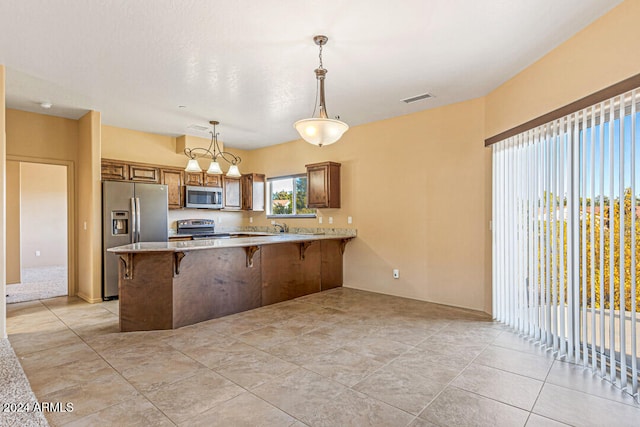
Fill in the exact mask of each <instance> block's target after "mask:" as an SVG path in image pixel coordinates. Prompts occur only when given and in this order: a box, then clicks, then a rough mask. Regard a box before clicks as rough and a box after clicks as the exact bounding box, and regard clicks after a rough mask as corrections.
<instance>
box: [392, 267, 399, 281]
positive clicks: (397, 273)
mask: <svg viewBox="0 0 640 427" xmlns="http://www.w3.org/2000/svg"><path fill="white" fill-rule="evenodd" d="M393 278H394V279H399V278H400V270H398V269H397V268H394V269H393Z"/></svg>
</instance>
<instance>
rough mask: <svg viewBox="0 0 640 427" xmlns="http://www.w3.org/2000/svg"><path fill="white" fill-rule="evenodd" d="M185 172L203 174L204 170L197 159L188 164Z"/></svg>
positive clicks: (190, 160)
mask: <svg viewBox="0 0 640 427" xmlns="http://www.w3.org/2000/svg"><path fill="white" fill-rule="evenodd" d="M184 170H185V171H187V172H202V168H201V167H200V165H199V164H198V160H197V159H189V161H188V162H187V167H186V168H184Z"/></svg>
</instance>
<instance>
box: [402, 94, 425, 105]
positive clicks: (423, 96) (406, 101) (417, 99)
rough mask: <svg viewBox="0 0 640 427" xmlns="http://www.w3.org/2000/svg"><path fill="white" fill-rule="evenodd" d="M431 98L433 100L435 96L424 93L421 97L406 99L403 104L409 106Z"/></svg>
mask: <svg viewBox="0 0 640 427" xmlns="http://www.w3.org/2000/svg"><path fill="white" fill-rule="evenodd" d="M429 98H433V95H431V94H430V93H423V94H421V95H416V96H412V97H410V98H405V99H403V100H402V102H404V103H407V104H411V103H412V102H417V101H421V100H423V99H429Z"/></svg>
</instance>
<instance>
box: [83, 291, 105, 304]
mask: <svg viewBox="0 0 640 427" xmlns="http://www.w3.org/2000/svg"><path fill="white" fill-rule="evenodd" d="M78 298H80V299H83V300H85V301H86V302H88V303H89V304H95V303H97V302H102V298H91V297H89V296H88V295H85V294H83V293H82V292H78Z"/></svg>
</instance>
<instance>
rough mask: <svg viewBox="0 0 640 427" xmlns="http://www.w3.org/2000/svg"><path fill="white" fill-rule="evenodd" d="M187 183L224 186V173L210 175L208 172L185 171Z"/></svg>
mask: <svg viewBox="0 0 640 427" xmlns="http://www.w3.org/2000/svg"><path fill="white" fill-rule="evenodd" d="M185 185H196V186H205V187H222V175H210V174H208V173H206V172H185Z"/></svg>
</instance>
